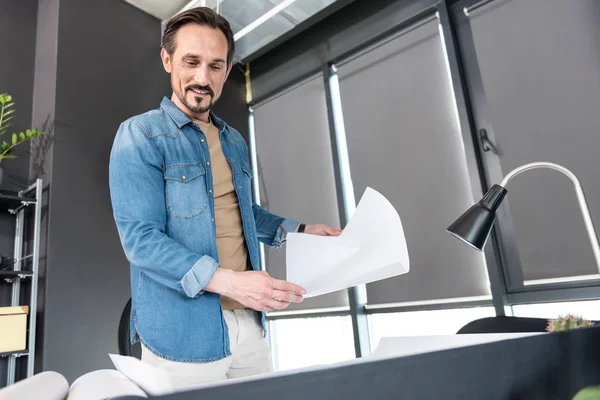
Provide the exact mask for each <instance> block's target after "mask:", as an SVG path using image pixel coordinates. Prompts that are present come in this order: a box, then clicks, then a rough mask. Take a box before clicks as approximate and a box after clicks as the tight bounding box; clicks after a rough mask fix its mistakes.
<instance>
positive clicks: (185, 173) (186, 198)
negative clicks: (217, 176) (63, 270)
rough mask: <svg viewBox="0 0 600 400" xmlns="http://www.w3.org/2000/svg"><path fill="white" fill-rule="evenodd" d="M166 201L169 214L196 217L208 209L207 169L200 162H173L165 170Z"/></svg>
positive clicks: (180, 216)
mask: <svg viewBox="0 0 600 400" xmlns="http://www.w3.org/2000/svg"><path fill="white" fill-rule="evenodd" d="M164 177H165V202H166V206H167V212H168V213H169V215H171V216H173V217H176V218H194V217H197V216H199V215H200V214H202V213H203V212H204V211H206V209H208V193H206V170H205V169H204V167H203V166H202V165H200V164H172V165H170V166H167V168H166V170H165V175H164Z"/></svg>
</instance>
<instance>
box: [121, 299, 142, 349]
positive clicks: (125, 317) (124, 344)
mask: <svg viewBox="0 0 600 400" xmlns="http://www.w3.org/2000/svg"><path fill="white" fill-rule="evenodd" d="M130 318H131V299H129V301H128V302H127V304H126V305H125V309H124V310H123V314H121V320H120V321H119V337H118V341H119V354H120V355H122V356H132V357H135V358H138V359H141V358H142V346H141V344H140V343H139V342H137V343H136V344H131V340H130V339H129V337H130V329H129V321H130Z"/></svg>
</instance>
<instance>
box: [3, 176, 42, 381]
mask: <svg viewBox="0 0 600 400" xmlns="http://www.w3.org/2000/svg"><path fill="white" fill-rule="evenodd" d="M31 206H33V207H34V212H33V217H32V218H33V237H31V238H27V239H29V240H31V241H32V245H31V254H25V255H24V254H23V253H24V251H25V248H24V247H25V246H24V242H25V239H26V238H25V237H24V236H25V223H26V222H27V221H26V215H25V214H26V211H27V210H28V209H29V207H31ZM41 211H42V180H41V179H37V180H36V181H35V182H34V183H33V184H32V185H31V186H29V187H28V188H26V189H24V190H21V191H19V192H12V191H6V190H0V212H8V213H10V214H12V215H14V216H15V239H14V252H13V258H14V260H15V262H14V266H13V268H12V269H11V270H8V271H7V270H2V271H0V280H3V281H6V282H8V283H10V284H11V285H12V293H11V304H10V305H11V306H13V307H15V306H20V305H25V304H19V303H20V297H21V285H22V284H26V283H29V284H30V285H31V296H30V298H29V304H26V305H28V306H29V313H28V315H27V327H28V331H27V349H25V350H21V351H13V352H6V353H0V357H1V358H5V357H8V369H7V378H6V383H7V385H11V384H13V383H14V382H15V376H16V371H17V359H18V358H20V357H27V377H30V376H33V373H34V365H35V334H36V316H37V295H38V273H39V260H40V231H41V226H40V225H41V214H42V213H41ZM28 259H31V263H30V265H31V269H30V270H25V269H23V265H24V264H25V262H26V261H28Z"/></svg>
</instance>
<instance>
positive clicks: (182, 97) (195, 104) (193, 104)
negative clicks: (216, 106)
mask: <svg viewBox="0 0 600 400" xmlns="http://www.w3.org/2000/svg"><path fill="white" fill-rule="evenodd" d="M171 87H172V88H173V92H174V93H175V94H176V95H177V97H178V98H179V101H181V103H182V104H183V105H184V106H185V107H186V108H187V109H188V110H190V112H192V113H193V114H204V113H206V112H208V111H210V110H211V109H212V107H213V99H214V97H215V92H214V91H213V90H212V88H211V87H210V86H209V85H206V86H200V85H195V84H194V85H189V86H186V87H185V88H184V93H179V92H178V91H177V90H175V87H174V86H173V84H172V83H171ZM194 89H195V90H203V91H206V92H207V94H206V95H200V94H198V93H196V92H194V91H193V90H194ZM188 92H189V93H191V94H192V96H193V97H194V100H192V101H189V100H188V99H187V94H188ZM206 97H210V101H209V102H208V105H204V106H203V105H202V100H204V98H206Z"/></svg>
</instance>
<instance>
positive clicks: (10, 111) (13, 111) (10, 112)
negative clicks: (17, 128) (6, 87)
mask: <svg viewBox="0 0 600 400" xmlns="http://www.w3.org/2000/svg"><path fill="white" fill-rule="evenodd" d="M6 108H8V107H6ZM15 111H17V110H16V109H15V108H11V109H10V110H8V111H4V116H5V117H7V116H9V115H10V114H14V113H15ZM3 121H6V120H5V119H3Z"/></svg>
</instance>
